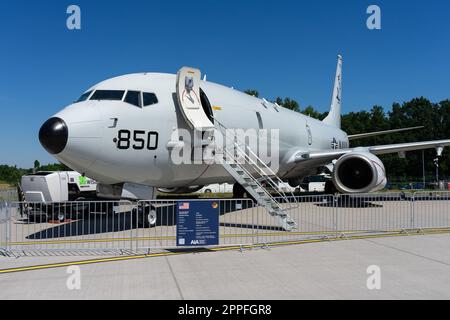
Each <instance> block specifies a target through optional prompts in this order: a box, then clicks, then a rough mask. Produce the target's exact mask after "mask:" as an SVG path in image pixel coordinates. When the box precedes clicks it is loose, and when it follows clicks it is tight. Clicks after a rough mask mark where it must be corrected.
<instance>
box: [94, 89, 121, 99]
mask: <svg viewBox="0 0 450 320" xmlns="http://www.w3.org/2000/svg"><path fill="white" fill-rule="evenodd" d="M124 94H125V91H122V90H97V91H95V92H94V94H93V95H92V97H91V99H90V100H114V101H122V99H123V95H124Z"/></svg>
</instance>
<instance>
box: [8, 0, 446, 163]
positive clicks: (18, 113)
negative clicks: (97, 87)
mask: <svg viewBox="0 0 450 320" xmlns="http://www.w3.org/2000/svg"><path fill="white" fill-rule="evenodd" d="M70 4H77V5H79V6H80V7H81V10H82V30H81V31H69V30H67V28H66V19H67V14H66V9H67V7H68V6H69V5H70ZM370 4H377V5H379V6H380V7H381V10H382V30H381V31H370V30H368V29H367V28H366V19H367V17H368V15H367V14H366V9H367V7H368V6H369V5H370ZM0 39H1V41H2V46H1V51H0V107H1V112H2V113H1V119H2V121H1V126H0V147H1V151H0V164H1V163H6V164H17V165H19V166H22V167H31V166H32V164H33V161H34V160H35V159H38V160H40V161H41V162H42V163H48V162H54V159H53V158H52V157H51V156H49V155H47V154H46V152H45V151H44V150H43V149H42V148H41V146H40V144H39V141H38V138H37V134H38V130H39V127H40V125H41V124H42V123H43V122H44V121H45V120H46V119H48V118H49V117H50V116H51V115H53V114H54V113H56V112H57V111H58V110H60V109H62V108H63V107H64V106H66V105H68V104H69V103H70V102H71V101H73V100H74V99H75V98H77V97H78V96H79V95H80V93H82V92H83V91H84V90H85V89H87V88H88V87H90V86H91V85H93V84H95V83H97V82H99V81H101V80H104V79H107V78H110V77H112V76H116V75H120V74H125V73H131V72H140V71H157V72H170V73H175V72H176V71H177V70H178V69H179V68H180V67H181V66H183V65H190V66H196V67H199V68H201V69H202V71H203V72H205V73H207V75H208V80H210V81H214V82H218V83H222V84H225V85H228V86H233V87H235V88H237V89H241V90H245V89H250V88H255V89H257V90H259V91H260V93H261V95H262V96H264V97H266V98H268V99H273V98H275V97H276V96H282V97H285V96H289V97H291V98H294V99H296V100H297V101H299V102H300V104H301V106H302V107H306V106H307V105H313V106H314V107H315V108H317V109H319V110H321V111H325V110H327V109H328V107H329V104H330V96H331V89H332V83H333V80H334V72H335V65H336V55H337V54H338V53H342V54H343V56H344V72H345V73H344V86H343V87H344V94H343V98H344V100H343V102H344V112H349V111H357V110H361V109H370V108H371V107H372V106H373V105H375V104H378V105H382V106H383V107H385V108H386V109H389V108H390V107H391V104H392V102H394V101H397V102H402V101H405V100H409V99H411V98H413V97H416V96H422V95H423V96H425V97H428V98H429V99H431V100H433V101H440V100H443V99H447V98H450V78H449V77H450V2H449V1H447V0H435V1H406V0H395V1H393V0H390V1H381V0H376V1H364V0H359V1H358V0H342V1H284V0H276V1H270V0H267V1H262V0H240V1H235V0H209V1H207V0H202V1H196V0H191V1H179V2H177V1H134V0H128V1H99V0H89V1H85V0H74V1H73V2H69V1H63V0H58V1H54V0H41V1H21V0H16V1H1V2H0Z"/></svg>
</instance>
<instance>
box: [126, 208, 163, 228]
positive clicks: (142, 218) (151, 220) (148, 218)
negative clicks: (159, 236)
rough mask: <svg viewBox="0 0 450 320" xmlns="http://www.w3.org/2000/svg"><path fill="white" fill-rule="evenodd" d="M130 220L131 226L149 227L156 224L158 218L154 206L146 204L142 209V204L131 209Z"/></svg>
mask: <svg viewBox="0 0 450 320" xmlns="http://www.w3.org/2000/svg"><path fill="white" fill-rule="evenodd" d="M131 221H132V225H133V228H136V227H138V228H150V227H154V226H156V225H157V223H158V219H157V215H156V209H155V207H153V206H151V205H146V206H145V208H144V210H142V206H138V207H137V208H135V209H133V210H132V218H131Z"/></svg>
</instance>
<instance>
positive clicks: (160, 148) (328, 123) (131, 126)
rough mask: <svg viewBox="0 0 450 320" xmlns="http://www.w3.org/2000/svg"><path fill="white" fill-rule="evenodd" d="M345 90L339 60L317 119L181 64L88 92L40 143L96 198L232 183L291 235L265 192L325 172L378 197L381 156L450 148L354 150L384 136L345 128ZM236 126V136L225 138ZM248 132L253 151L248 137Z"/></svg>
mask: <svg viewBox="0 0 450 320" xmlns="http://www.w3.org/2000/svg"><path fill="white" fill-rule="evenodd" d="M341 84H342V57H341V56H339V57H338V64H337V71H336V79H335V85H334V89H333V96H332V103H331V109H330V112H329V115H328V116H327V117H326V118H325V119H324V120H323V121H319V120H316V119H313V118H310V117H308V116H305V115H303V114H300V113H298V112H294V111H291V110H288V109H285V108H282V107H280V106H279V105H277V104H274V103H271V102H268V101H266V100H264V99H258V98H256V97H252V96H249V95H247V94H245V93H242V92H239V91H237V90H234V89H232V88H228V87H225V86H222V85H218V84H215V83H211V82H208V81H206V78H204V79H201V74H200V71H199V70H197V69H193V68H188V67H184V68H182V69H181V70H180V71H179V72H178V74H177V75H173V74H160V73H140V74H130V75H125V76H120V77H117V78H113V79H109V80H106V81H104V82H101V83H99V84H97V85H95V86H94V87H92V88H91V89H89V90H88V91H86V92H85V93H84V94H83V95H82V96H81V98H80V99H79V100H78V101H76V102H75V103H73V104H71V105H70V106H68V107H67V108H65V109H63V110H62V111H60V112H59V113H57V114H56V115H55V116H54V117H52V118H50V119H49V120H48V121H47V122H45V123H44V125H43V126H42V128H41V129H40V132H39V139H40V142H41V144H42V145H43V147H44V148H45V149H46V150H47V151H48V152H49V153H51V154H52V155H54V156H55V157H56V158H57V159H58V160H59V161H61V162H62V163H64V164H66V165H68V166H69V167H71V168H72V169H74V170H77V171H78V172H81V173H84V174H86V175H87V176H89V177H92V178H94V179H96V180H97V181H98V182H99V185H98V189H97V192H98V194H99V196H101V197H105V198H108V199H119V198H121V197H122V196H123V195H124V194H127V195H128V196H130V195H131V196H130V197H134V198H137V199H152V198H153V197H154V196H155V190H156V189H155V188H160V189H162V190H164V191H166V192H174V193H185V192H187V191H194V190H195V189H200V188H201V187H202V186H204V185H208V184H211V183H223V182H228V183H236V184H235V188H234V193H235V196H236V197H242V196H243V195H244V193H247V195H249V196H251V197H253V198H254V199H255V200H256V201H257V202H258V203H259V204H260V205H262V206H265V207H266V208H267V210H268V212H269V213H270V214H271V215H274V216H278V217H279V218H280V223H281V224H282V225H283V227H285V229H292V226H293V224H294V223H293V222H292V221H290V220H289V218H286V215H285V213H283V209H282V207H281V206H279V205H278V204H277V202H276V200H275V199H274V198H273V197H272V196H271V194H270V192H269V191H268V189H267V186H275V185H276V184H277V183H278V182H281V181H284V182H285V181H288V182H289V183H290V184H291V185H292V186H294V187H295V186H298V185H299V184H300V183H301V181H302V180H303V179H304V178H305V177H307V176H310V175H313V174H315V173H317V170H318V169H320V168H323V167H324V166H328V167H329V168H331V169H332V181H330V183H329V184H328V186H327V187H328V188H327V189H328V190H332V189H334V191H339V192H342V193H364V192H373V191H378V190H380V189H382V188H384V187H385V185H386V172H385V168H384V165H383V163H382V162H381V160H380V159H379V158H378V157H377V155H380V154H386V153H403V152H405V151H411V150H420V149H427V148H436V149H437V151H438V153H442V149H443V147H445V146H448V145H450V140H440V141H429V142H417V143H404V144H395V145H384V146H372V147H353V148H351V147H350V145H349V141H350V140H352V139H354V138H364V137H366V136H373V135H377V134H386V133H388V132H375V133H367V134H360V135H357V136H348V135H347V134H346V133H345V132H344V131H342V130H341ZM232 129H235V130H234V132H235V133H236V134H235V135H234V136H231V135H229V134H227V131H233V130H232ZM239 130H240V131H241V132H244V137H242V136H239V134H237V132H238V131H239ZM252 130H253V131H255V132H257V133H256V140H257V146H256V147H254V146H252V145H251V143H248V141H249V140H252V139H251V137H250V136H251V135H250V134H249V135H247V136H246V133H245V132H251V131H252ZM402 130H404V129H402ZM395 131H396V130H391V131H390V132H395ZM211 132H212V133H211ZM261 132H263V133H265V135H267V136H268V137H267V136H266V137H263V136H264V134H261ZM219 136H221V137H222V138H221V139H219ZM230 136H231V138H230ZM249 137H250V138H249ZM219 140H222V142H223V144H222V145H221V144H220V143H219V142H218V141H219ZM262 141H266V142H267V143H266V144H267V145H268V146H269V148H268V149H270V150H269V151H268V152H267V153H266V154H265V155H266V156H267V157H265V160H267V159H268V161H263V159H262V158H263V156H262V155H261V150H262V149H264V148H262V147H261V146H262V145H261V142H262ZM263 144H264V143H263ZM206 149H210V150H212V152H210V153H211V155H212V157H213V158H215V159H216V160H217V159H219V160H224V159H225V161H197V160H198V158H199V157H200V158H202V157H203V153H202V152H200V156H198V153H196V150H200V151H205V150H206ZM196 154H197V155H196ZM274 155H275V157H274ZM180 157H181V158H182V161H180ZM186 160H189V161H186Z"/></svg>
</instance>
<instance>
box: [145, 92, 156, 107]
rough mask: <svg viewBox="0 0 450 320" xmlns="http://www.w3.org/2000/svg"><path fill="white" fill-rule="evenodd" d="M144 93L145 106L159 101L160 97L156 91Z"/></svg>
mask: <svg viewBox="0 0 450 320" xmlns="http://www.w3.org/2000/svg"><path fill="white" fill-rule="evenodd" d="M142 95H143V97H144V107H146V106H150V105H152V104H157V103H158V98H157V97H156V95H155V94H154V93H149V92H143V93H142Z"/></svg>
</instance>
